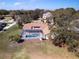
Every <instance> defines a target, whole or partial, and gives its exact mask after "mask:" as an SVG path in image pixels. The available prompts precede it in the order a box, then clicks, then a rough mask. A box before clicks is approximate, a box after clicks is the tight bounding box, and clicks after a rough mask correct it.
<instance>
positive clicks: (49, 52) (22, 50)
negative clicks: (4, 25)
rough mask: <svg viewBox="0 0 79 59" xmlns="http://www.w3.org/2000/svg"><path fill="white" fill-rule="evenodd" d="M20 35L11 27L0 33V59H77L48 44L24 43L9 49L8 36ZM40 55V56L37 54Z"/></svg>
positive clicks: (17, 30) (62, 49) (16, 29)
mask: <svg viewBox="0 0 79 59" xmlns="http://www.w3.org/2000/svg"><path fill="white" fill-rule="evenodd" d="M16 34H20V29H19V28H18V27H17V25H16V26H13V27H12V28H10V29H9V30H7V31H5V32H2V33H0V59H32V58H33V59H37V58H36V57H34V56H33V55H36V56H40V55H41V56H40V58H41V59H43V58H44V55H46V57H45V58H47V59H50V58H48V56H51V57H52V58H54V59H78V58H77V57H75V56H74V55H73V54H71V53H69V52H68V51H67V50H66V49H64V48H59V47H56V46H54V45H52V44H51V43H50V42H48V41H45V42H39V43H35V42H29V43H28V42H25V43H24V45H23V46H16V44H15V47H9V45H10V41H9V36H10V35H16ZM38 53H40V55H39V54H38ZM45 58H44V59H45Z"/></svg>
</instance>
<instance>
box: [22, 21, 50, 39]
mask: <svg viewBox="0 0 79 59" xmlns="http://www.w3.org/2000/svg"><path fill="white" fill-rule="evenodd" d="M49 32H50V31H49V29H48V25H47V24H46V23H42V22H41V23H40V22H37V23H36V22H33V23H28V24H25V25H24V26H23V31H22V33H21V39H24V40H32V39H36V40H42V39H48V37H47V34H48V33H49Z"/></svg>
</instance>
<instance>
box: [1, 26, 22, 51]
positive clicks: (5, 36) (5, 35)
mask: <svg viewBox="0 0 79 59" xmlns="http://www.w3.org/2000/svg"><path fill="white" fill-rule="evenodd" d="M20 31H21V30H20V29H19V28H18V26H17V25H15V26H13V27H11V28H10V29H8V30H7V31H4V32H1V33H0V52H7V51H8V50H9V49H8V46H9V44H10V40H9V36H11V35H16V34H20Z"/></svg>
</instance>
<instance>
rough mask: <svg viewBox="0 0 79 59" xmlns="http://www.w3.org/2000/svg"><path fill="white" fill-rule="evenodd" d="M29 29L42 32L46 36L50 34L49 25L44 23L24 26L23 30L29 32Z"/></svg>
mask: <svg viewBox="0 0 79 59" xmlns="http://www.w3.org/2000/svg"><path fill="white" fill-rule="evenodd" d="M32 27H39V28H32ZM27 29H34V30H35V29H39V30H42V31H43V33H44V34H48V33H49V32H50V31H49V28H48V24H47V23H42V22H37V23H28V24H24V26H23V30H27Z"/></svg>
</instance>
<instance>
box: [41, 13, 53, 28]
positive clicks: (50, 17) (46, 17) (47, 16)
mask: <svg viewBox="0 0 79 59" xmlns="http://www.w3.org/2000/svg"><path fill="white" fill-rule="evenodd" d="M42 18H43V19H42V21H43V22H44V23H48V25H49V26H50V27H51V26H52V25H54V19H53V15H52V13H51V12H46V13H44V14H43V17H42Z"/></svg>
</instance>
